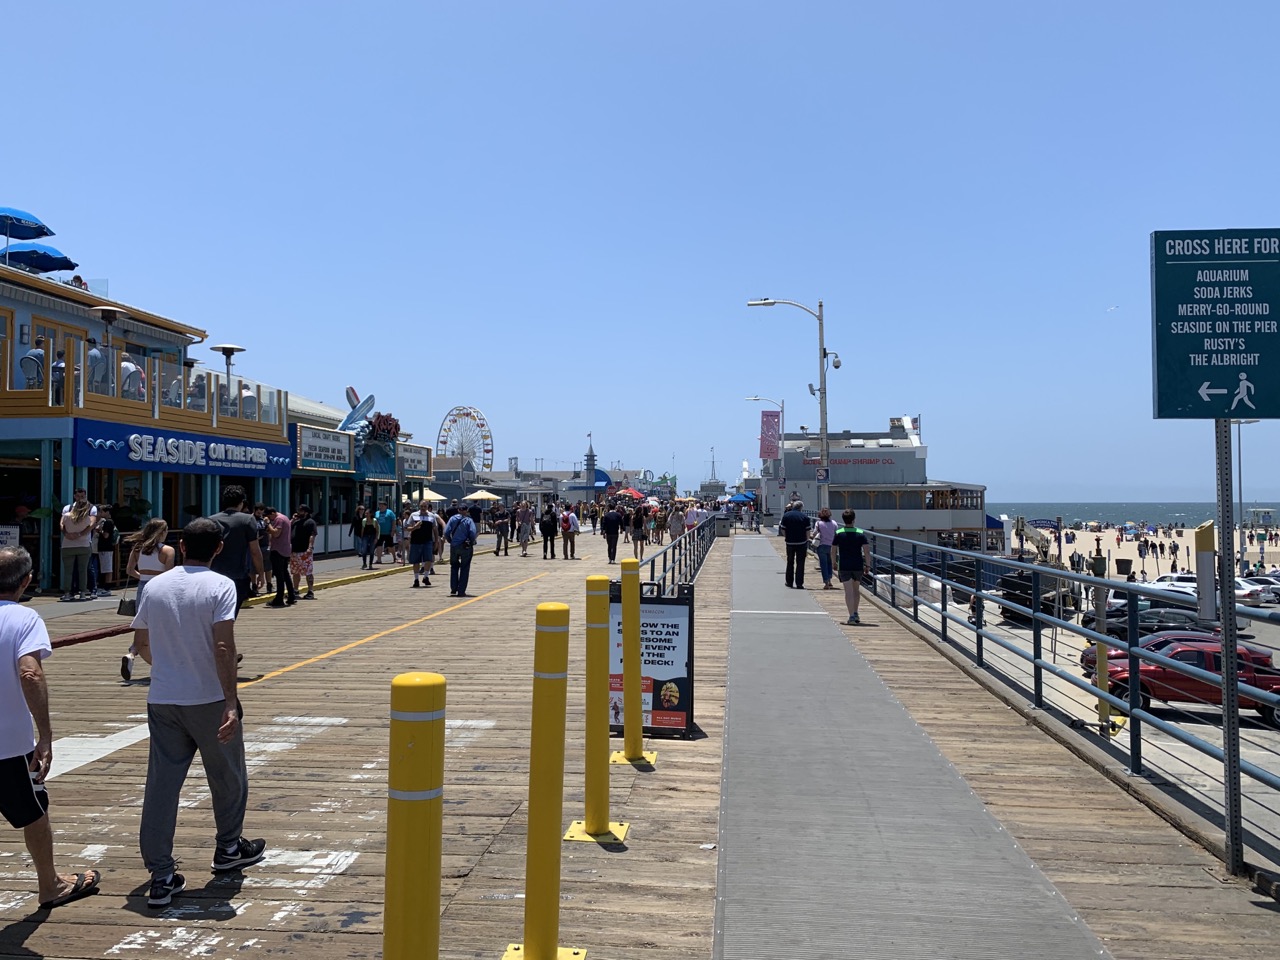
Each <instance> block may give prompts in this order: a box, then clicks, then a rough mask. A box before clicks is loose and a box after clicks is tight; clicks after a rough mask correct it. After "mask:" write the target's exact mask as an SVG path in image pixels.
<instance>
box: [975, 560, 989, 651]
mask: <svg viewBox="0 0 1280 960" xmlns="http://www.w3.org/2000/svg"><path fill="white" fill-rule="evenodd" d="M981 589H982V561H981V560H975V561H973V590H974V593H973V643H974V648H975V651H976V655H977V661H978V666H980V667H982V666H986V664H985V663H983V651H982V629H983V618H982V614H983V610H982V607H983V603H982V597H981V596H980V595H979V594H978V591H979V590H981Z"/></svg>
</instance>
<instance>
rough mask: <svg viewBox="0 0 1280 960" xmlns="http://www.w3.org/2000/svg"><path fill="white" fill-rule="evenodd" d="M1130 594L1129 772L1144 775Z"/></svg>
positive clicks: (1135, 618) (1135, 626)
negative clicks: (1137, 712) (1135, 681)
mask: <svg viewBox="0 0 1280 960" xmlns="http://www.w3.org/2000/svg"><path fill="white" fill-rule="evenodd" d="M1135 601H1136V598H1135V597H1134V596H1133V595H1132V594H1130V595H1129V602H1128V603H1127V604H1126V606H1127V607H1128V608H1129V630H1128V636H1127V637H1126V638H1125V639H1126V640H1127V641H1128V643H1129V772H1130V773H1134V774H1139V773H1142V721H1141V720H1139V719H1138V717H1137V714H1136V712H1135V711H1138V710H1141V709H1142V684H1141V683H1140V682H1139V683H1134V678H1135V677H1141V676H1142V674H1141V670H1142V664H1141V662H1140V661H1139V660H1138V645H1137V643H1135V642H1134V640H1135V638H1136V637H1137V636H1138V604H1137V603H1136V602H1135Z"/></svg>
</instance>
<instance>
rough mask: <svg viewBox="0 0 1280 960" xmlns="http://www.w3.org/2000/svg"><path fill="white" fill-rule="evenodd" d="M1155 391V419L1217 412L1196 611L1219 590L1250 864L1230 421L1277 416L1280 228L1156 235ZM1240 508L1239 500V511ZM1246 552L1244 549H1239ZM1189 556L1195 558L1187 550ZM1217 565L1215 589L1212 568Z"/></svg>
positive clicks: (1237, 821) (1225, 724) (1233, 784)
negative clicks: (1212, 523) (1211, 506)
mask: <svg viewBox="0 0 1280 960" xmlns="http://www.w3.org/2000/svg"><path fill="white" fill-rule="evenodd" d="M1151 327H1152V331H1151V333H1152V336H1151V347H1152V358H1151V359H1152V376H1151V380H1152V388H1153V390H1152V393H1153V398H1152V399H1153V404H1154V413H1155V418H1156V419H1157V420H1160V419H1181V420H1213V422H1214V425H1213V429H1214V440H1215V444H1214V446H1215V452H1216V457H1217V478H1218V484H1217V494H1218V517H1217V519H1218V524H1217V526H1218V530H1217V534H1218V544H1217V563H1216V564H1213V563H1212V561H1211V560H1210V548H1211V541H1210V539H1209V531H1208V530H1207V529H1205V527H1203V526H1202V527H1201V529H1200V530H1199V531H1197V537H1196V561H1197V562H1196V567H1197V571H1196V572H1197V577H1198V579H1199V580H1200V583H1201V588H1200V591H1199V593H1200V615H1201V617H1204V616H1205V615H1206V614H1207V613H1208V612H1209V611H1208V606H1209V605H1208V602H1207V601H1208V598H1209V597H1210V596H1212V595H1214V594H1215V593H1216V596H1217V601H1218V611H1217V613H1218V619H1219V621H1220V622H1221V624H1222V647H1221V651H1222V653H1221V656H1222V662H1221V671H1222V747H1223V764H1222V766H1223V770H1222V779H1223V783H1224V787H1223V793H1224V801H1225V816H1226V823H1225V833H1226V838H1225V839H1226V859H1227V869H1228V870H1229V871H1230V872H1231V873H1232V874H1239V873H1241V872H1243V870H1244V849H1243V839H1244V834H1243V830H1242V828H1241V810H1240V690H1239V670H1238V664H1237V662H1236V649H1237V636H1236V595H1235V577H1236V563H1237V561H1236V550H1235V546H1234V544H1233V543H1232V541H1233V540H1234V538H1235V521H1236V518H1235V516H1234V512H1233V501H1232V499H1231V497H1232V490H1231V423H1232V420H1233V419H1235V418H1245V417H1248V418H1251V419H1252V418H1259V419H1261V418H1266V419H1277V418H1280V390H1277V389H1276V387H1275V384H1276V380H1275V377H1273V376H1268V375H1267V372H1268V371H1271V370H1274V369H1275V366H1276V364H1277V363H1280V229H1273V228H1267V229H1246V230H1240V229H1232V230H1167V231H1157V232H1155V233H1152V234H1151ZM1243 509H1244V506H1243V504H1241V510H1243ZM1241 554H1243V551H1241ZM1188 559H1190V558H1188ZM1210 566H1215V567H1216V573H1217V589H1216V590H1212V589H1211V588H1210V584H1209V577H1210V575H1211V574H1210V573H1209V570H1208V569H1206V568H1207V567H1210Z"/></svg>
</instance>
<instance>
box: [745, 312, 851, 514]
mask: <svg viewBox="0 0 1280 960" xmlns="http://www.w3.org/2000/svg"><path fill="white" fill-rule="evenodd" d="M779 303H785V304H786V305H787V306H789V307H798V308H799V309H801V310H803V311H804V312H805V313H807V314H809V316H811V317H813V318H814V319H816V320H817V321H818V458H819V463H818V469H819V471H821V474H822V476H823V477H824V478H825V480H826V481H828V482H829V481H830V479H831V473H830V465H831V443H830V441H829V440H828V439H827V356H828V354H827V346H826V342H825V341H824V339H823V330H822V301H821V300H819V301H818V309H817V310H810V309H809V308H808V307H806V306H805V305H804V304H803V303H797V302H796V301H794V300H774V299H772V298H771V297H762V298H761V299H759V300H748V301H747V306H748V307H772V306H775V305H776V304H779ZM831 356H835V354H831ZM835 365H836V368H837V369H839V367H840V358H839V357H838V356H835ZM828 482H821V481H820V482H819V483H818V509H819V510H822V509H823V508H825V507H828V506H830V502H829V501H830V492H829V485H828Z"/></svg>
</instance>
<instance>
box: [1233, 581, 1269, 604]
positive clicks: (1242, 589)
mask: <svg viewBox="0 0 1280 960" xmlns="http://www.w3.org/2000/svg"><path fill="white" fill-rule="evenodd" d="M1235 581H1236V603H1242V604H1244V605H1245V606H1246V607H1260V606H1262V601H1263V595H1262V588H1261V587H1260V586H1258V585H1257V584H1256V583H1249V582H1248V581H1247V580H1242V579H1241V578H1240V577H1236V578H1235Z"/></svg>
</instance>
